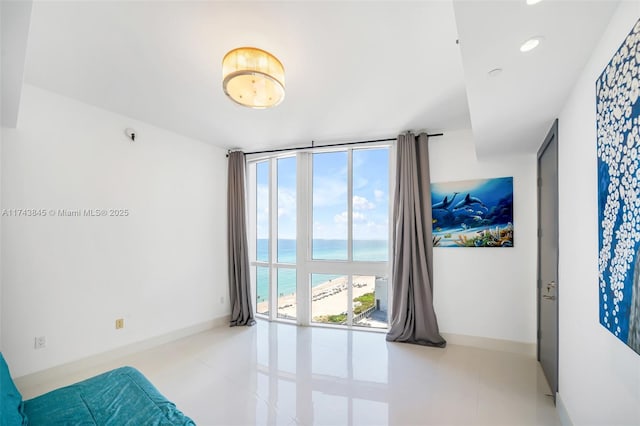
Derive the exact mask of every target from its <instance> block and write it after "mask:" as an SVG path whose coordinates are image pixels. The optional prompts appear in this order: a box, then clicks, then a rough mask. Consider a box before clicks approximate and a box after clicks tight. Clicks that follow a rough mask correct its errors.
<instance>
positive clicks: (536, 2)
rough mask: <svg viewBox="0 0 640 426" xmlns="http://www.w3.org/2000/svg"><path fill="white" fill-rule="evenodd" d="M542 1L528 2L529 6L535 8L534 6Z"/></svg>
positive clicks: (529, 0) (530, 0)
mask: <svg viewBox="0 0 640 426" xmlns="http://www.w3.org/2000/svg"><path fill="white" fill-rule="evenodd" d="M541 1H542V0H527V4H528V5H529V6H533V5H534V4H538V3H540V2H541Z"/></svg>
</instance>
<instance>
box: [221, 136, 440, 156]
mask: <svg viewBox="0 0 640 426" xmlns="http://www.w3.org/2000/svg"><path fill="white" fill-rule="evenodd" d="M427 136H429V137H434V136H444V133H432V134H427ZM397 139H398V138H388V139H373V140H369V141H357V142H342V143H333V144H329V145H318V146H316V145H315V144H314V142H313V141H311V145H310V146H299V147H295V148H280V149H268V150H266V151H253V152H245V155H250V154H271V153H274V152H284V151H301V150H304V149H313V148H331V147H335V146H347V145H359V144H363V143H374V142H390V141H395V140H397ZM230 152H231V150H229V151H227V157H228V156H229V153H230Z"/></svg>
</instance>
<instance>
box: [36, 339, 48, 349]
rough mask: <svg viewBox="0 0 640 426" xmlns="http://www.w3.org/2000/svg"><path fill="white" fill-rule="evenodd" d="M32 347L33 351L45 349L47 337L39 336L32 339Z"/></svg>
mask: <svg viewBox="0 0 640 426" xmlns="http://www.w3.org/2000/svg"><path fill="white" fill-rule="evenodd" d="M33 347H34V349H42V348H46V347H47V337H46V336H40V337H36V338H34V344H33Z"/></svg>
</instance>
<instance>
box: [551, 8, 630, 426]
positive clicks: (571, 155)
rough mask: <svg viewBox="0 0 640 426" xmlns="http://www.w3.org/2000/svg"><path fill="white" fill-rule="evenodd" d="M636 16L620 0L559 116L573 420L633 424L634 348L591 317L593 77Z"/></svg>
mask: <svg viewBox="0 0 640 426" xmlns="http://www.w3.org/2000/svg"><path fill="white" fill-rule="evenodd" d="M639 17H640V2H637V1H636V2H622V3H621V5H620V6H619V9H618V10H617V12H616V14H615V15H614V16H613V18H612V20H611V22H610V24H609V27H608V29H607V30H606V32H605V33H604V35H603V37H602V39H601V41H600V44H599V45H598V46H597V48H596V49H595V50H594V52H593V55H592V57H591V59H590V60H589V62H588V63H587V65H586V66H585V68H584V71H583V73H582V75H581V76H580V77H579V79H578V80H577V82H576V85H575V87H574V89H573V91H572V93H571V95H570V97H569V99H568V101H567V103H566V104H565V106H564V108H563V110H562V112H561V114H560V117H559V126H560V127H559V135H558V142H559V146H558V148H559V186H560V187H559V191H560V192H559V195H560V205H559V208H560V269H559V281H558V282H559V292H560V293H559V301H560V330H559V331H560V348H559V353H560V361H559V394H560V398H561V400H562V402H563V403H564V406H565V407H566V409H567V411H568V414H569V416H570V417H571V420H572V421H573V423H574V424H577V425H583V424H606V425H615V424H619V425H631V424H636V425H637V424H640V355H638V354H636V353H635V352H633V351H632V350H631V349H629V348H628V347H627V346H626V345H625V344H624V343H622V342H621V341H619V340H617V339H616V338H615V337H614V336H613V335H612V334H610V333H609V332H608V331H606V330H605V329H604V327H602V326H601V325H600V323H599V321H598V315H599V314H598V235H597V232H598V231H597V230H598V210H597V170H596V132H595V130H596V117H595V111H596V107H595V81H596V79H597V77H598V76H599V75H600V73H601V72H602V70H603V69H604V67H605V66H606V64H607V63H608V62H609V60H610V58H611V57H612V56H613V54H614V52H615V51H616V50H617V49H618V47H619V46H620V44H621V43H622V42H623V40H624V38H625V37H626V35H627V34H628V33H629V31H631V28H632V27H633V25H634V24H635V22H636V21H637V19H638V18H639Z"/></svg>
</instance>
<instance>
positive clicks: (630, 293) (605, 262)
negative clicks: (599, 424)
mask: <svg viewBox="0 0 640 426" xmlns="http://www.w3.org/2000/svg"><path fill="white" fill-rule="evenodd" d="M639 66H640V20H639V21H638V22H636V24H635V26H634V27H633V29H632V30H631V32H630V33H629V35H628V36H627V37H626V39H625V40H624V42H623V43H622V45H621V46H620V48H619V49H618V50H617V51H616V52H615V54H614V55H613V57H612V58H611V61H610V62H609V64H608V65H607V66H606V67H605V69H604V70H603V71H602V74H601V75H600V77H599V78H598V80H597V81H596V128H597V148H598V240H599V254H598V281H599V289H598V292H599V298H600V323H601V324H602V325H603V326H604V327H605V328H606V329H607V330H609V331H610V332H611V333H613V334H614V335H615V336H616V337H617V338H618V339H620V340H621V341H623V342H624V343H626V344H627V345H628V346H629V347H630V348H631V349H633V350H634V351H635V352H637V353H639V354H640V119H639V118H638V116H639V112H640V102H638V98H639V96H640V88H639V86H640V84H639V79H640V75H639Z"/></svg>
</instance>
